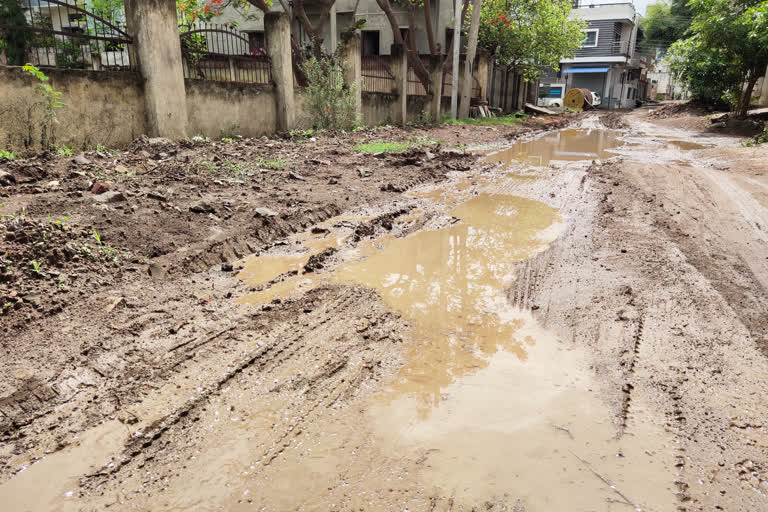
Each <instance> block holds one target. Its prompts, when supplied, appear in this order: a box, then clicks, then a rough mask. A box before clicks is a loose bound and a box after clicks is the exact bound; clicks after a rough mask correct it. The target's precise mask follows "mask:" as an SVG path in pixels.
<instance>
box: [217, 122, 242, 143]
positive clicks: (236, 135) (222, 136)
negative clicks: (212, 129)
mask: <svg viewBox="0 0 768 512" xmlns="http://www.w3.org/2000/svg"><path fill="white" fill-rule="evenodd" d="M242 138H243V136H242V135H240V125H239V124H237V123H232V124H230V125H229V126H227V127H226V128H224V129H223V130H221V132H220V133H219V140H221V142H234V141H235V140H239V139H242Z"/></svg>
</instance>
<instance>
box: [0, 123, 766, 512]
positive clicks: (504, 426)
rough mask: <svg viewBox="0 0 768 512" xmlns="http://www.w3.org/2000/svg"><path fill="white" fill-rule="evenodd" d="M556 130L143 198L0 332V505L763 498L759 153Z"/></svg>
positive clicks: (586, 507) (312, 506)
mask: <svg viewBox="0 0 768 512" xmlns="http://www.w3.org/2000/svg"><path fill="white" fill-rule="evenodd" d="M558 123H559V124H555V125H552V126H540V127H533V126H528V127H527V128H526V129H525V130H523V129H517V130H514V131H513V130H509V129H507V128H493V129H489V128H487V127H468V128H461V127H458V128H457V127H453V128H450V129H449V128H441V130H443V131H446V132H445V133H442V134H441V137H442V138H443V139H446V140H450V141H453V140H454V139H457V140H467V141H471V142H472V144H473V146H472V147H471V150H472V152H471V154H465V153H463V152H461V151H458V152H457V151H456V150H454V149H450V148H446V147H444V145H443V147H436V146H424V147H418V148H414V149H411V150H408V151H407V152H405V153H401V154H391V155H375V156H374V155H360V154H359V153H353V152H348V151H345V150H343V149H341V150H340V149H339V148H343V147H344V146H345V144H346V146H349V144H351V143H352V142H349V141H347V142H346V143H345V144H340V143H339V141H338V140H334V141H330V140H328V141H325V140H319V141H312V143H313V144H314V145H310V146H309V147H311V152H313V154H312V155H309V154H308V153H307V151H306V150H305V149H303V148H301V147H294V146H291V145H281V144H279V143H276V142H270V144H274V145H275V146H274V151H275V152H278V153H279V154H278V155H273V156H272V157H273V158H284V159H286V160H287V159H289V158H302V161H303V162H305V164H304V165H302V166H300V167H298V168H294V169H292V170H290V172H291V173H292V174H293V177H290V175H289V174H288V172H289V170H288V169H285V170H284V171H283V172H282V173H277V172H275V173H268V172H260V173H259V174H257V175H256V178H254V177H252V178H251V179H252V180H256V179H257V178H258V180H257V181H258V182H257V183H254V182H253V181H251V182H249V183H250V184H251V187H250V188H248V189H247V190H246V191H244V190H245V187H242V186H239V185H242V184H241V183H234V182H231V180H232V177H230V178H229V179H230V182H228V183H226V184H225V185H219V184H212V185H209V184H206V182H201V181H193V182H192V183H190V181H189V180H185V179H182V178H179V180H178V183H176V184H174V185H173V186H168V187H167V188H173V189H174V191H170V192H168V191H166V190H165V189H163V191H162V192H163V194H165V195H171V194H174V193H175V194H177V197H179V196H183V197H184V200H185V201H186V203H183V207H182V208H179V207H178V206H179V204H182V201H181V199H179V200H178V201H177V203H176V205H174V204H173V202H172V201H166V202H163V201H160V203H161V204H163V205H165V206H162V207H161V208H157V210H158V213H152V207H147V208H149V213H148V217H147V218H148V219H150V220H141V219H142V218H141V217H139V218H138V219H135V220H134V221H133V222H134V223H135V225H136V226H137V227H136V229H141V227H142V224H143V225H145V226H146V225H147V223H148V222H154V223H155V224H154V225H153V226H149V227H146V228H145V229H150V228H151V229H155V230H157V229H160V228H161V227H162V226H163V225H166V226H167V227H166V228H165V229H166V230H167V231H168V233H169V234H168V236H169V237H171V239H172V240H174V247H171V248H167V249H164V250H159V251H158V252H159V253H162V254H156V255H151V254H150V255H149V257H147V258H143V259H142V258H136V259H135V261H133V260H132V261H131V262H130V263H126V264H124V265H123V266H121V267H120V270H112V269H113V267H111V266H110V265H109V264H108V263H109V261H108V260H105V261H106V263H105V262H104V261H102V260H96V262H95V263H94V262H92V261H91V260H86V261H89V262H91V263H89V265H90V266H91V267H89V268H90V270H89V271H90V272H91V274H86V275H88V276H89V277H85V278H83V279H81V280H80V281H81V283H77V282H75V283H73V284H72V286H73V287H75V289H76V290H78V295H77V297H78V298H77V299H73V298H72V297H71V294H70V295H63V297H64V299H61V301H62V304H60V305H59V306H58V310H57V311H53V312H48V311H47V310H46V309H45V308H44V307H42V308H37V309H36V310H34V312H33V313H30V312H27V310H26V309H24V308H14V309H13V310H12V312H11V313H10V314H9V315H7V316H4V317H2V318H3V321H4V322H6V323H5V326H6V331H5V332H6V333H9V336H10V335H12V338H10V337H9V338H8V339H6V340H5V341H4V346H3V350H4V353H3V357H4V361H2V363H3V369H4V373H5V376H4V377H3V381H2V399H1V400H0V413H1V414H2V416H0V418H1V419H2V421H3V423H2V427H3V436H2V438H0V461H1V462H2V470H3V472H2V476H1V479H0V482H2V483H1V484H0V503H2V504H3V507H2V508H3V510H14V511H16V510H18V511H23V510H32V511H48V510H51V511H53V510H57V511H58V510H63V511H70V510H71V511H96V510H137V511H139V510H140V511H149V510H152V511H155V510H169V511H170V510H178V511H181V510H211V511H214V510H226V511H230V510H275V511H277V510H307V511H310V510H311V511H320V510H323V511H326V510H339V511H346V510H410V511H448V510H455V511H460V510H465V511H470V510H498V511H501V510H509V511H560V510H563V511H565V510H568V511H624V510H627V511H631V510H636V511H637V510H643V511H697V510H701V511H705V510H706V511H711V510H730V511H757V510H768V430H766V429H768V404H766V400H765V397H766V396H768V380H766V378H765V377H766V375H768V359H767V357H768V293H767V291H768V166H766V161H767V159H768V147H755V148H748V147H743V146H742V143H743V142H744V139H743V138H739V137H730V136H726V135H723V134H717V133H712V132H710V131H707V130H706V129H705V126H706V124H707V123H708V121H707V120H706V119H705V118H703V117H702V116H696V115H688V114H686V113H685V112H683V113H682V114H678V115H675V116H669V117H664V118H661V117H659V116H654V115H649V113H648V111H647V110H637V111H634V112H631V113H623V114H611V115H597V114H592V115H582V116H574V117H572V118H569V119H566V120H563V121H561V122H560V121H558ZM565 124H567V126H563V125H565ZM543 128H559V130H552V129H549V130H544V129H543ZM447 130H453V131H452V132H450V133H448V132H447ZM470 132H471V135H469V133H470ZM401 135H402V134H401ZM379 136H380V135H379ZM407 136H408V137H411V138H412V137H413V134H408V135H407ZM419 136H423V137H426V136H432V137H435V134H434V133H429V132H427V131H425V134H420V135H419ZM354 142H355V143H357V142H360V141H354ZM453 143H454V144H455V142H453ZM135 150H136V151H149V152H151V150H148V149H142V148H138V147H137V148H135ZM194 150H195V148H191V149H188V150H187V151H194ZM225 151H226V148H225ZM238 151H240V152H241V153H242V155H241V156H242V158H243V160H244V161H246V160H247V159H248V158H250V157H249V156H248V149H247V148H246V149H242V148H239V149H238ZM291 151H294V152H295V153H291ZM166 152H167V151H166ZM134 154H135V153H134ZM292 154H293V155H294V156H291V155H292ZM298 155H301V157H299V156H298ZM190 158H193V159H194V158H195V156H194V155H192V156H191V157H190ZM212 158H213V157H210V156H205V159H204V161H206V162H207V161H209V160H211V159H212ZM219 158H222V157H221V156H219ZM262 158H263V157H262ZM162 160H163V159H162V158H161V159H160V161H162ZM178 165H179V166H180V168H183V167H184V166H185V165H188V161H187V160H182V161H181V163H179V164H178ZM148 172H150V171H148ZM282 178H285V179H286V180H287V181H284V182H280V181H279V179H282ZM77 179H79V177H77ZM194 179H195V180H200V179H202V178H200V177H199V176H195V177H194ZM216 179H219V180H222V179H224V178H221V177H220V176H218V177H216ZM240 179H242V176H237V177H236V180H240ZM19 181H20V180H19ZM225 181H226V180H225ZM145 183H146V182H145ZM163 183H164V185H163V186H164V187H165V186H166V184H165V182H163ZM286 184H287V185H286ZM17 186H19V185H17ZM28 186H30V187H34V186H38V185H35V184H33V185H28ZM156 189H157V187H155V189H154V191H151V193H152V194H156V195H157V194H158V193H159V192H157V190H156ZM201 189H202V190H201ZM180 190H182V191H183V190H186V191H187V192H186V193H185V194H183V193H180V192H179V191H180ZM286 191H287V192H288V193H289V194H291V193H292V194H293V195H292V196H291V195H289V196H288V197H285V196H281V194H284V193H285V192H286ZM17 192H18V191H17ZM43 194H44V195H43V196H42V197H47V199H44V200H41V199H40V197H38V196H39V194H35V193H33V192H32V191H30V192H29V193H28V194H27V195H24V194H16V195H14V194H9V195H8V197H6V198H4V202H6V203H8V204H12V205H13V204H16V205H19V204H22V203H23V204H26V205H27V206H28V207H29V209H30V210H32V211H43V210H44V208H43V205H44V204H52V203H54V200H53V198H55V197H57V196H53V195H49V196H45V193H43ZM69 196H70V197H74V198H75V199H76V198H77V197H78V196H77V194H76V193H75V194H70V195H69ZM59 197H60V196H59ZM138 198H143V199H144V200H145V201H157V200H156V199H153V198H152V197H148V192H147V191H146V190H145V191H143V192H139V191H135V192H134V193H133V194H130V195H129V200H133V201H134V203H133V207H130V206H126V207H125V208H127V209H132V210H133V211H134V213H136V211H137V210H139V214H140V213H141V209H142V208H143V206H142V205H143V204H147V203H141V202H139V201H138ZM45 201H47V203H46V202H45ZM61 201H64V200H63V199H61ZM281 201H282V202H281ZM73 204H74V203H73ZM77 204H79V203H77ZM109 204H112V203H108V205H107V206H104V207H99V208H98V209H97V210H96V211H97V212H99V213H104V214H105V215H106V217H105V218H106V219H111V220H112V221H113V223H114V224H119V225H120V228H119V229H117V230H114V231H110V228H109V223H106V222H104V221H103V220H101V219H99V218H98V217H95V218H96V220H97V222H102V224H99V226H98V227H99V229H103V230H105V232H106V233H108V234H114V236H113V237H112V240H116V242H113V243H116V244H118V245H119V244H120V242H122V245H128V246H131V247H134V248H135V249H134V250H135V252H137V253H140V251H141V250H142V249H141V248H142V247H147V246H152V244H155V245H162V241H161V240H152V241H148V240H144V241H142V242H134V244H133V245H131V242H130V236H129V235H126V238H125V239H124V240H121V239H120V238H119V233H118V231H120V230H124V231H125V230H129V229H131V225H129V224H126V222H129V221H123V220H119V219H118V217H120V218H122V216H123V213H125V214H126V218H129V217H127V212H120V214H119V215H118V214H116V213H114V210H111V209H112V208H115V207H114V206H109ZM117 204H118V205H120V204H121V203H117ZM205 205H209V206H210V207H211V208H212V210H213V211H203V212H202V213H196V212H194V210H191V208H192V207H195V208H197V209H202V210H206V208H204V206H205ZM88 206H89V208H90V207H91V204H90V203H88ZM73 207H74V206H73ZM187 207H189V208H190V211H192V214H188V213H186V208H187ZM198 207H199V208H198ZM288 207H292V208H293V209H291V210H286V208H288ZM84 208H85V207H83V209H81V210H77V212H78V213H77V215H78V216H79V217H77V218H79V219H85V218H87V217H88V215H91V216H93V215H94V214H93V213H92V211H91V210H86V209H84ZM174 208H176V210H174ZM257 208H258V211H256V209H257ZM281 208H282V211H279V212H278V211H274V210H279V209H281ZM36 209H37V210H36ZM181 209H183V210H185V213H184V217H183V218H188V222H189V223H190V226H194V227H190V226H184V225H183V220H180V221H179V225H178V226H177V224H175V223H173V222H171V221H170V220H168V219H171V218H174V217H173V215H176V213H178V211H177V210H181ZM174 212H176V213H174ZM164 216H168V217H164ZM164 218H165V219H166V220H165V221H164V220H163V219H164ZM152 219H154V220H152ZM198 220H199V221H200V223H197V221H198ZM14 222H21V221H18V220H15V221H14ZM114 224H113V225H114ZM151 229H150V231H151ZM8 232H12V233H14V235H13V236H11V239H12V240H17V239H18V236H19V233H20V230H19V229H16V228H14V229H13V230H9V231H8ZM72 232H73V233H74V234H75V235H77V236H78V237H80V238H78V239H77V240H80V241H78V242H76V243H79V244H83V242H82V240H81V238H83V237H85V238H87V237H88V235H89V232H88V230H78V229H73V230H72ZM73 236H74V235H73ZM142 244H143V245H142ZM101 245H102V243H101V242H99V246H101ZM94 250H99V247H94ZM126 267H127V268H126ZM129 268H132V269H134V270H129ZM83 272H85V270H84V271H83ZM110 272H112V274H110ZM115 272H117V274H115ZM97 276H101V278H99V277H97ZM41 282H47V281H46V280H41ZM41 286H42V285H41ZM78 286H80V287H81V288H77V287H78ZM38 293H44V292H38ZM44 297H45V296H44ZM43 302H45V300H43ZM25 314H26V316H24V315H25ZM35 315H37V316H35ZM12 325H13V326H14V327H12Z"/></svg>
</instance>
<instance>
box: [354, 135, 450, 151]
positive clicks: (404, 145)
mask: <svg viewBox="0 0 768 512" xmlns="http://www.w3.org/2000/svg"><path fill="white" fill-rule="evenodd" d="M436 144H440V141H437V140H435V139H431V138H429V137H423V136H419V137H411V138H410V139H408V140H407V141H405V142H383V141H379V142H366V143H363V144H358V145H357V146H355V150H356V151H360V152H361V153H374V154H375V153H399V152H401V151H406V150H409V149H411V148H415V147H420V146H433V145H436Z"/></svg>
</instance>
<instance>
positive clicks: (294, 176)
mask: <svg viewBox="0 0 768 512" xmlns="http://www.w3.org/2000/svg"><path fill="white" fill-rule="evenodd" d="M288 177H289V178H290V179H292V180H298V181H307V178H305V177H304V176H302V175H301V174H299V173H296V172H289V173H288Z"/></svg>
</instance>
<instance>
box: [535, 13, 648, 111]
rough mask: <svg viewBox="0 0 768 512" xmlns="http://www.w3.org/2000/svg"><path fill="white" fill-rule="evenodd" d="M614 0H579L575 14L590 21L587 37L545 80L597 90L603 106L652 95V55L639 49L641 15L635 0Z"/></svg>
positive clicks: (630, 102) (616, 105)
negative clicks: (648, 73) (649, 74)
mask: <svg viewBox="0 0 768 512" xmlns="http://www.w3.org/2000/svg"><path fill="white" fill-rule="evenodd" d="M608 1H610V2H611V3H598V2H594V3H592V2H589V1H583V0H581V1H580V0H574V2H573V7H574V8H573V11H572V13H571V16H574V17H576V16H578V17H580V18H582V19H583V20H585V21H586V22H587V28H586V29H584V34H585V36H586V40H585V41H584V44H583V45H582V46H581V48H579V49H578V50H576V51H575V52H574V56H573V58H571V59H563V60H562V61H560V70H559V72H558V73H556V74H553V75H550V76H549V77H547V78H546V79H542V80H541V82H542V83H543V84H547V83H552V84H555V83H560V84H564V85H565V89H566V90H569V89H573V88H580V89H589V90H590V91H593V92H596V93H597V94H598V95H600V98H601V104H600V108H607V109H615V108H629V107H633V106H635V105H636V103H637V101H638V100H640V101H642V100H645V99H648V94H649V90H648V80H647V78H646V76H645V73H646V71H647V68H648V65H649V63H650V61H651V56H648V55H641V54H640V53H639V52H637V51H636V44H637V39H638V20H639V18H640V15H639V14H638V13H637V11H636V10H635V7H634V5H633V4H632V2H631V0H608Z"/></svg>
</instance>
